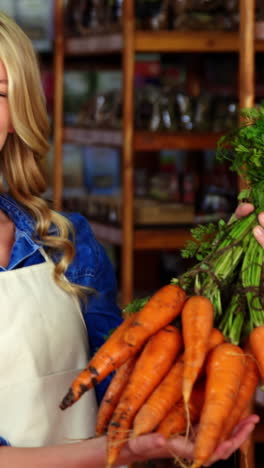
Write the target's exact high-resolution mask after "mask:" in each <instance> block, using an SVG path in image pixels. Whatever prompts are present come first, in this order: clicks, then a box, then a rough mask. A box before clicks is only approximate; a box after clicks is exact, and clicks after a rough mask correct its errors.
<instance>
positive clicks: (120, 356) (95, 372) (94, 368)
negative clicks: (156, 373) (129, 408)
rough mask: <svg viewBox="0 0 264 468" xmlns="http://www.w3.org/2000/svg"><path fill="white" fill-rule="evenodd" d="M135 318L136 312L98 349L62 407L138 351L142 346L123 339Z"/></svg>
mask: <svg viewBox="0 0 264 468" xmlns="http://www.w3.org/2000/svg"><path fill="white" fill-rule="evenodd" d="M134 320H135V314H134V315H131V316H130V317H128V318H127V319H126V320H124V322H123V323H122V324H121V325H119V327H118V328H117V329H116V330H115V331H114V332H113V333H112V335H110V337H109V338H108V339H107V340H106V342H105V343H104V344H103V345H102V346H101V347H100V348H99V349H98V351H97V352H96V353H95V355H94V356H93V357H92V359H91V360H90V361H89V362H88V364H87V366H86V368H85V369H84V370H83V371H81V372H80V374H79V375H77V377H76V378H75V379H74V380H73V382H72V384H71V387H70V388H69V390H68V393H67V394H66V395H65V397H64V398H63V400H62V402H61V404H60V408H61V409H66V408H68V407H69V406H71V405H73V403H75V402H76V401H77V400H79V398H80V397H81V396H82V395H83V394H84V393H85V392H87V390H90V388H93V387H95V385H97V384H98V383H99V382H101V381H102V380H103V379H105V377H107V376H108V375H110V374H111V373H112V372H113V371H114V370H116V369H117V368H118V367H120V366H121V365H122V364H123V363H124V362H126V360H127V359H128V358H129V357H131V356H133V355H134V354H136V353H137V352H138V350H139V348H140V346H139V347H136V346H135V347H132V346H129V345H128V344H127V343H125V342H124V340H123V336H124V332H125V330H126V329H127V328H128V327H129V326H130V324H131V323H132V322H133V321H134Z"/></svg>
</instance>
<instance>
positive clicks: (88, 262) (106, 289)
mask: <svg viewBox="0 0 264 468" xmlns="http://www.w3.org/2000/svg"><path fill="white" fill-rule="evenodd" d="M0 209H1V210H2V211H4V212H5V213H6V214H7V216H8V217H9V218H10V219H11V220H12V221H13V222H14V224H15V227H16V229H15V243H14V245H13V248H12V251H11V255H10V260H9V264H8V266H7V268H3V267H2V266H0V279H1V271H6V270H13V269H15V268H22V267H26V266H30V265H35V264H38V263H42V262H43V261H45V260H44V257H43V255H42V254H41V253H40V245H39V244H38V243H37V241H36V240H34V227H35V221H34V219H33V218H32V217H31V216H30V214H29V213H28V212H27V211H26V210H25V208H23V206H21V205H20V204H19V203H18V202H16V201H15V200H14V199H13V198H12V197H10V196H9V195H7V194H1V195H0ZM64 215H65V216H66V217H67V218H68V219H69V220H70V221H71V222H72V224H73V225H74V228H75V248H76V253H75V257H74V259H73V261H72V263H71V264H70V265H69V267H68V269H67V271H66V272H65V276H66V277H67V278H68V279H69V280H70V281H71V282H74V283H77V284H80V285H83V286H89V287H91V288H94V289H95V290H96V294H93V295H92V296H90V297H89V299H88V301H87V303H86V304H84V303H83V302H82V303H81V309H82V313H83V317H84V321H85V324H86V327H87V331H88V337H89V338H88V339H89V344H90V350H91V354H92V355H93V354H94V352H95V351H96V350H97V349H98V348H99V347H100V346H101V345H102V344H103V342H104V341H105V338H106V337H107V335H108V334H109V332H110V331H111V330H112V329H113V328H115V327H117V326H118V325H119V324H120V323H121V321H122V319H121V313H120V309H119V308H118V306H117V304H116V291H117V285H116V279H115V275H114V271H113V267H112V264H111V262H110V260H109V258H108V257H107V255H106V252H105V250H104V249H103V247H102V246H101V245H100V244H99V243H98V242H97V240H96V239H95V237H94V235H93V232H92V230H91V228H90V226H89V224H88V222H87V220H86V218H84V217H83V216H82V215H80V214H78V213H68V214H66V213H64ZM49 234H53V235H56V234H57V229H56V227H55V226H53V227H51V228H50V231H49ZM54 260H55V261H56V259H55V258H54ZM108 383H109V379H106V380H105V381H103V382H102V383H101V384H99V385H98V386H97V387H96V393H97V398H98V400H99V401H100V400H101V398H102V396H103V393H104V391H105V389H106V386H107V385H108ZM4 444H5V441H4V440H3V439H1V437H0V445H4Z"/></svg>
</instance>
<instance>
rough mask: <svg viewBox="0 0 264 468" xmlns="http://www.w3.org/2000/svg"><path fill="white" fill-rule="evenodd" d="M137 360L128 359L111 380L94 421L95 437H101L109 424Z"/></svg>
mask: <svg viewBox="0 0 264 468" xmlns="http://www.w3.org/2000/svg"><path fill="white" fill-rule="evenodd" d="M136 359H137V355H136V356H132V357H131V358H129V359H128V360H127V361H126V362H124V364H122V366H120V367H119V368H118V369H117V371H116V373H115V375H114V377H113V378H112V380H111V382H110V384H109V386H108V387H107V390H106V392H105V394H104V397H103V399H102V401H101V404H100V406H99V409H98V413H97V420H96V435H97V436H100V435H102V434H103V433H104V432H105V430H106V427H107V424H108V423H109V421H110V419H111V417H112V414H113V412H114V410H115V407H116V405H117V403H118V401H119V399H120V396H121V394H122V392H123V390H124V388H125V386H126V384H127V379H128V377H129V375H130V374H131V372H132V369H133V367H134V365H135V362H136Z"/></svg>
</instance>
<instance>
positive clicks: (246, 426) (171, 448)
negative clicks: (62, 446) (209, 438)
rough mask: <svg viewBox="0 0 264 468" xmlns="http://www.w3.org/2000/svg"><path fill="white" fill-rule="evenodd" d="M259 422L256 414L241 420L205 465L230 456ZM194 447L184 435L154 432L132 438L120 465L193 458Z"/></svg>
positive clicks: (124, 451)
mask: <svg viewBox="0 0 264 468" xmlns="http://www.w3.org/2000/svg"><path fill="white" fill-rule="evenodd" d="M258 422H259V417H258V416H257V415H256V414H252V415H250V416H248V417H247V418H245V419H244V420H243V421H241V422H240V423H239V424H238V425H237V426H236V428H235V430H234V431H233V434H232V435H231V437H230V438H229V439H228V440H226V441H225V442H222V443H221V444H220V445H219V446H218V447H217V448H216V450H215V452H214V454H213V455H212V457H211V459H210V460H209V461H208V463H207V465H205V466H210V465H211V464H212V463H215V462H216V461H217V460H225V459H227V458H229V457H230V456H231V455H232V453H234V452H235V451H236V450H237V449H238V448H239V447H240V446H241V445H242V444H243V443H244V442H245V441H246V440H247V438H248V437H249V436H250V434H251V432H252V431H253V430H254V428H255V425H256V424H257V423H258ZM193 449H194V444H193V442H192V441H190V440H188V439H186V437H184V436H177V437H174V438H172V439H169V440H165V439H164V438H163V436H161V435H160V434H155V433H153V434H148V435H144V436H140V437H137V438H135V439H131V440H130V441H129V442H128V443H127V444H126V446H125V447H124V448H123V450H122V452H121V455H120V459H119V460H118V464H119V465H120V462H122V464H123V463H124V464H127V463H128V464H129V463H132V462H135V461H144V460H148V459H154V458H173V457H175V458H177V457H178V458H185V459H186V458H187V459H189V460H192V459H193Z"/></svg>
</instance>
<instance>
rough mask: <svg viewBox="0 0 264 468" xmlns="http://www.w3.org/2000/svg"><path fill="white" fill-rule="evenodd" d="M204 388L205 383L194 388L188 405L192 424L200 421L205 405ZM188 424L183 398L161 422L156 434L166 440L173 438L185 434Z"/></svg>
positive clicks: (200, 383)
mask: <svg viewBox="0 0 264 468" xmlns="http://www.w3.org/2000/svg"><path fill="white" fill-rule="evenodd" d="M204 387H205V384H204V382H199V383H197V384H196V385H195V386H194V387H193V390H192V393H191V397H190V401H189V403H188V413H189V415H190V422H191V423H195V422H197V421H198V419H199V416H200V413H201V410H202V407H203V403H204ZM187 424H188V421H187V417H186V410H185V403H184V401H183V398H181V399H180V401H178V402H177V403H175V405H174V406H173V407H172V408H171V409H170V411H169V412H168V414H167V415H166V416H165V418H164V419H163V420H162V421H161V423H160V424H159V426H158V428H157V430H156V432H159V433H160V434H162V435H163V436H164V437H166V438H169V437H173V436H175V435H177V434H182V433H184V432H185V431H186V429H187Z"/></svg>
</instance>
